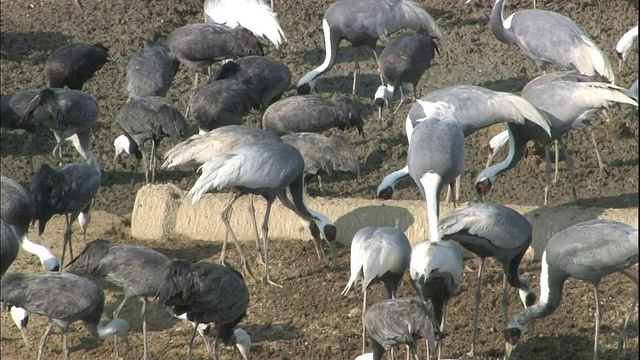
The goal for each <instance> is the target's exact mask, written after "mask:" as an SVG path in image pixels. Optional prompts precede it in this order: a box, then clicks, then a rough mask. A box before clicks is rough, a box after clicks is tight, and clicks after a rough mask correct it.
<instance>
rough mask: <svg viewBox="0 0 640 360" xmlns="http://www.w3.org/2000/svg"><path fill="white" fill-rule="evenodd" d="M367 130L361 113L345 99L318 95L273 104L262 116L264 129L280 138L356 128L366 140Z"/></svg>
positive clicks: (296, 97) (293, 97)
mask: <svg viewBox="0 0 640 360" xmlns="http://www.w3.org/2000/svg"><path fill="white" fill-rule="evenodd" d="M363 126H364V121H363V119H362V118H361V117H360V114H359V112H358V111H357V110H356V109H355V107H353V105H352V103H351V100H350V99H349V98H347V97H345V96H334V97H333V98H331V99H327V98H324V97H321V96H318V95H298V96H291V97H288V98H286V99H282V100H280V101H277V102H275V103H273V104H272V105H271V106H269V107H268V108H267V110H266V111H265V112H264V115H263V116H262V128H263V129H267V130H271V131H273V132H275V133H277V134H278V135H283V134H286V133H289V132H317V133H320V132H323V131H326V130H329V129H331V128H334V127H336V128H338V129H340V130H346V129H349V128H352V127H355V128H356V129H358V133H359V134H360V135H363V136H364V132H363V129H362V128H363Z"/></svg>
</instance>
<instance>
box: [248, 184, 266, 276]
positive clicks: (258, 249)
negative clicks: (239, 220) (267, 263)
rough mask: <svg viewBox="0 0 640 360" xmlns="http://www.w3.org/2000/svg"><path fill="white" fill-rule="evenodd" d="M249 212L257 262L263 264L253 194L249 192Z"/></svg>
mask: <svg viewBox="0 0 640 360" xmlns="http://www.w3.org/2000/svg"><path fill="white" fill-rule="evenodd" d="M249 214H250V215H251V225H253V233H254V235H255V237H256V252H257V253H258V257H257V261H258V264H261V265H264V260H263V259H262V247H261V246H260V234H259V233H258V221H257V220H256V208H255V207H254V206H253V195H252V194H249Z"/></svg>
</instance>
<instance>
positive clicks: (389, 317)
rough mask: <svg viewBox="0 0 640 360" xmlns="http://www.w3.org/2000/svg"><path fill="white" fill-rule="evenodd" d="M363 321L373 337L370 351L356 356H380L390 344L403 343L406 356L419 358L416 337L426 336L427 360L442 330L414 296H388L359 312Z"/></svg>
mask: <svg viewBox="0 0 640 360" xmlns="http://www.w3.org/2000/svg"><path fill="white" fill-rule="evenodd" d="M362 324H363V326H364V327H365V329H366V330H367V333H368V334H369V337H371V340H373V353H367V354H363V355H360V356H358V357H357V358H356V360H380V359H382V356H383V355H384V353H385V352H386V351H387V350H389V349H391V348H392V347H393V346H396V345H400V344H406V345H407V346H408V347H409V354H408V356H410V357H411V359H412V360H418V349H417V347H418V340H419V339H425V342H426V345H427V360H429V359H431V353H432V352H433V351H434V350H435V348H436V344H437V343H438V342H440V341H441V339H442V333H441V332H440V329H439V328H438V324H437V323H436V322H435V321H434V319H433V314H432V313H431V311H429V309H428V308H427V305H426V304H425V303H424V302H422V301H420V300H418V299H416V298H397V299H387V300H383V301H381V302H379V303H376V304H374V305H372V306H371V307H369V308H368V309H367V311H366V312H365V313H364V314H363V315H362Z"/></svg>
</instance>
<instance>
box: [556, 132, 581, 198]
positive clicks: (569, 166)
mask: <svg viewBox="0 0 640 360" xmlns="http://www.w3.org/2000/svg"><path fill="white" fill-rule="evenodd" d="M558 141H559V142H560V149H561V150H562V155H564V159H565V160H564V161H565V162H566V163H567V169H568V170H569V182H570V183H571V198H572V199H573V202H578V195H577V194H576V179H575V177H576V176H575V173H576V168H575V166H574V164H573V158H572V157H571V155H570V154H569V150H567V146H566V145H565V144H564V142H563V141H562V140H558Z"/></svg>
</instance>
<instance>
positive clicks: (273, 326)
mask: <svg viewBox="0 0 640 360" xmlns="http://www.w3.org/2000/svg"><path fill="white" fill-rule="evenodd" d="M241 326H242V327H243V328H244V329H245V330H246V331H247V333H248V334H249V336H251V343H252V346H253V344H254V343H259V342H262V341H278V340H292V339H297V338H299V337H300V336H301V332H300V330H299V329H298V328H297V327H295V326H293V325H291V324H287V323H264V324H245V325H241Z"/></svg>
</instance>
